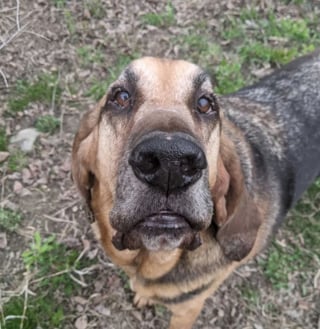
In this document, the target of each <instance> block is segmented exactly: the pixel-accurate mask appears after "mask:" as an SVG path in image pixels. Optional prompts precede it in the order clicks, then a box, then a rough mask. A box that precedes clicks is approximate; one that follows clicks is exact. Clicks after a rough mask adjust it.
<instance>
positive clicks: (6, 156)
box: [0, 152, 10, 163]
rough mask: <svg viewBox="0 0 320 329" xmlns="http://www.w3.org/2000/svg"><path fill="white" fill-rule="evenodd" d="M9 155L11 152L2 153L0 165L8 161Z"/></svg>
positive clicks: (0, 154) (0, 153)
mask: <svg viewBox="0 0 320 329" xmlns="http://www.w3.org/2000/svg"><path fill="white" fill-rule="evenodd" d="M9 155H10V153H9V152H0V163H1V162H4V161H6V160H7V159H8V157H9Z"/></svg>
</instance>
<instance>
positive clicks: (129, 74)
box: [124, 67, 139, 85]
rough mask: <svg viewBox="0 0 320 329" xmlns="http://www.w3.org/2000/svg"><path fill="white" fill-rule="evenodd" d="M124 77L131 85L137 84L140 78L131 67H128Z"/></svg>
mask: <svg viewBox="0 0 320 329" xmlns="http://www.w3.org/2000/svg"><path fill="white" fill-rule="evenodd" d="M124 77H125V79H126V80H127V81H128V83H129V84H130V85H136V84H137V82H138V80H139V77H138V76H137V75H136V74H135V73H134V71H133V70H132V69H131V68H130V67H128V68H126V70H125V71H124Z"/></svg>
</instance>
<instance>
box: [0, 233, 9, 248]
mask: <svg viewBox="0 0 320 329" xmlns="http://www.w3.org/2000/svg"><path fill="white" fill-rule="evenodd" d="M7 245H8V242H7V235H6V233H0V249H5V248H6V247H7Z"/></svg>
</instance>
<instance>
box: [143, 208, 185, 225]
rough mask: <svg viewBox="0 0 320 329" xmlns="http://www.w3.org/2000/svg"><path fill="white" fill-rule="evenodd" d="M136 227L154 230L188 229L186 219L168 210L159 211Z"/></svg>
mask: <svg viewBox="0 0 320 329" xmlns="http://www.w3.org/2000/svg"><path fill="white" fill-rule="evenodd" d="M137 227H141V228H147V229H148V228H149V229H155V230H168V229H189V228H191V226H190V224H189V222H188V219H187V218H185V217H184V216H182V215H180V214H177V213H175V212H173V211H170V210H161V211H159V212H158V213H155V214H151V215H149V216H147V217H146V218H144V219H143V220H142V221H140V222H138V224H137Z"/></svg>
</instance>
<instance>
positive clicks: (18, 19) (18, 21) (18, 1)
mask: <svg viewBox="0 0 320 329" xmlns="http://www.w3.org/2000/svg"><path fill="white" fill-rule="evenodd" d="M16 1H17V7H16V23H17V30H18V31H19V30H20V0H16Z"/></svg>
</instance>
